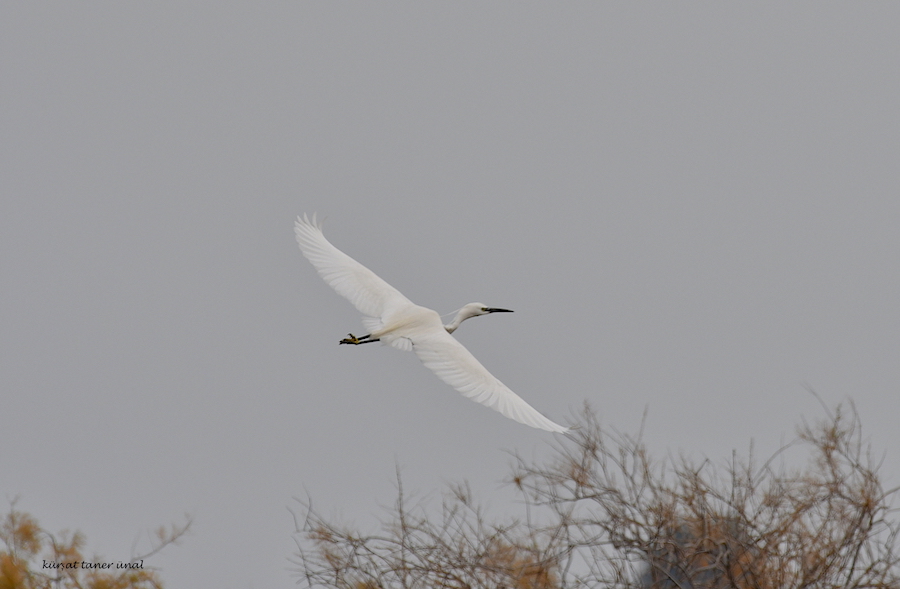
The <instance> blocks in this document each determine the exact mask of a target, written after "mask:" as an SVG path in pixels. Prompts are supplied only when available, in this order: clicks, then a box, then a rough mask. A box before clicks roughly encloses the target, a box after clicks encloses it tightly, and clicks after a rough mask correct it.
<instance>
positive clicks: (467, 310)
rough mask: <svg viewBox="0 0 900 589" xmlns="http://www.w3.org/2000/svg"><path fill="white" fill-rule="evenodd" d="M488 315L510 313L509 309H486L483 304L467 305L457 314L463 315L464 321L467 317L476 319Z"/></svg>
mask: <svg viewBox="0 0 900 589" xmlns="http://www.w3.org/2000/svg"><path fill="white" fill-rule="evenodd" d="M488 313H512V311H511V310H509V309H498V308H497V307H488V306H487V305H485V304H484V303H469V304H468V305H466V306H465V307H463V308H462V309H460V310H459V314H460V315H464V316H465V318H466V319H468V318H469V317H478V316H479V315H487V314H488Z"/></svg>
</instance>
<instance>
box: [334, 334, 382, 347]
mask: <svg viewBox="0 0 900 589" xmlns="http://www.w3.org/2000/svg"><path fill="white" fill-rule="evenodd" d="M347 335H349V336H350V337H345V338H344V339H342V340H341V341H340V342H339V345H340V344H353V345H354V346H358V345H360V344H371V343H372V342H378V341H381V340H379V339H369V338H370V337H372V336H371V335H369V334H366V335H364V336H362V337H356V336H355V335H353V334H352V333H348V334H347Z"/></svg>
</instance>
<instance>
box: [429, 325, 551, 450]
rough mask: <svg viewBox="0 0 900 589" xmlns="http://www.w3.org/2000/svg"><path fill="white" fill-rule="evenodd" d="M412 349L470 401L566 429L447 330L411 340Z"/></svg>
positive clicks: (517, 418) (526, 420)
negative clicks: (494, 371) (486, 365)
mask: <svg viewBox="0 0 900 589" xmlns="http://www.w3.org/2000/svg"><path fill="white" fill-rule="evenodd" d="M413 351H414V352H415V353H416V355H418V356H419V360H421V361H422V363H423V364H424V365H425V366H427V367H428V368H430V369H431V370H432V371H433V372H434V373H435V374H436V375H437V376H438V378H440V379H441V380H443V381H444V382H445V383H447V384H448V385H450V386H451V387H453V388H454V389H456V390H457V391H459V392H460V393H462V394H463V395H465V396H466V397H468V398H470V399H472V400H473V401H477V402H479V403H481V404H483V405H487V406H488V407H490V408H491V409H494V410H495V411H499V412H500V413H502V414H503V415H505V416H506V417H508V418H510V419H513V420H515V421H518V422H519V423H522V424H525V425H529V426H531V427H536V428H538V429H543V430H547V431H550V432H559V433H562V432H566V431H568V428H566V427H563V426H561V425H559V424H556V423H553V422H552V421H550V420H549V419H547V418H546V417H544V416H543V415H541V414H540V413H538V411H537V409H535V408H534V407H532V406H531V405H529V404H528V403H526V402H525V400H524V399H522V397H520V396H519V395H517V394H515V393H514V392H512V391H511V390H510V389H509V387H507V386H506V385H505V384H503V383H502V382H500V380H498V379H497V378H496V377H495V376H494V375H493V374H491V373H490V372H488V370H487V368H485V367H484V366H482V365H481V362H479V361H478V360H477V359H476V358H475V356H473V355H472V353H471V352H469V350H467V349H466V348H465V347H464V346H463V345H462V344H461V343H459V342H458V341H457V340H456V338H454V337H453V336H452V335H450V334H449V333H447V332H443V333H434V334H429V335H428V336H427V337H425V338H422V339H418V340H416V341H414V342H413Z"/></svg>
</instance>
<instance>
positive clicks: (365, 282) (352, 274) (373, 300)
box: [294, 214, 413, 327]
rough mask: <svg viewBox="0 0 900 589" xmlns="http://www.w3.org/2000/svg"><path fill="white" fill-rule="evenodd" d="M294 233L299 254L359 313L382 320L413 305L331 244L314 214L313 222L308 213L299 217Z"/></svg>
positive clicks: (397, 291)
mask: <svg viewBox="0 0 900 589" xmlns="http://www.w3.org/2000/svg"><path fill="white" fill-rule="evenodd" d="M294 233H295V234H296V235H297V243H298V244H299V245H300V251H302V252H303V255H304V256H306V259H307V260H309V261H310V262H311V263H312V265H313V266H314V267H315V269H316V271H317V272H318V273H319V276H321V277H322V279H323V280H324V281H325V282H326V284H328V286H330V287H331V288H333V289H334V290H336V291H337V293H338V294H339V295H341V296H342V297H344V298H346V299H347V300H349V301H350V302H351V303H353V306H354V307H356V308H357V309H358V310H359V311H360V313H363V314H364V315H368V316H370V317H379V318H380V317H383V316H384V315H385V314H386V313H387V312H388V311H389V310H391V309H394V308H397V307H399V306H403V305H406V304H409V305H412V304H413V303H412V301H410V300H409V299H408V298H406V297H405V296H403V294H402V293H401V292H400V291H399V290H397V289H396V288H394V287H393V286H391V285H390V284H388V283H387V282H385V281H384V280H382V279H381V278H379V277H378V275H376V274H375V273H374V272H372V271H371V270H369V269H368V268H366V267H365V266H363V265H362V264H360V263H359V262H357V261H356V260H354V259H353V258H351V257H350V256H348V255H347V254H345V253H344V252H342V251H341V250H339V249H338V248H336V247H334V246H333V245H331V242H329V241H328V240H327V239H325V235H324V234H323V233H322V227H321V225H320V224H319V223H317V222H316V216H315V215H313V218H312V220H310V219H309V218H308V217H307V216H306V214H304V215H303V216H302V217H297V221H296V222H295V223H294ZM367 327H368V325H367Z"/></svg>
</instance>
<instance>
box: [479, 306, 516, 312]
mask: <svg viewBox="0 0 900 589" xmlns="http://www.w3.org/2000/svg"><path fill="white" fill-rule="evenodd" d="M485 312H487V313H512V309H495V308H493V307H488V308H487V309H485Z"/></svg>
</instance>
